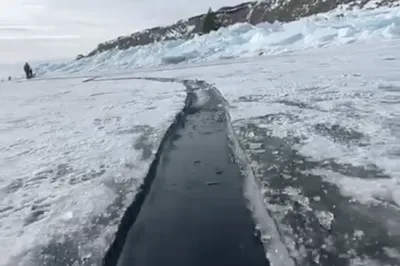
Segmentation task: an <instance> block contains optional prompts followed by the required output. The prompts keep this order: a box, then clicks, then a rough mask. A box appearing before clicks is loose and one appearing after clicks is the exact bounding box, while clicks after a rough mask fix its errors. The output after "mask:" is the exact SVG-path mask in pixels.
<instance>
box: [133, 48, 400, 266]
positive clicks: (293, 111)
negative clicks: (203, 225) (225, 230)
mask: <svg viewBox="0 0 400 266" xmlns="http://www.w3.org/2000/svg"><path fill="white" fill-rule="evenodd" d="M399 46H400V42H399V41H398V40H393V41H389V42H387V41H371V42H369V43H368V45H360V44H357V43H354V44H349V45H346V46H341V47H329V48H319V49H314V50H309V51H306V52H296V53H292V54H290V55H289V54H288V55H283V56H282V55H281V56H271V57H268V58H258V59H251V60H250V59H249V60H241V61H239V62H238V63H234V62H230V63H229V64H225V65H224V64H221V65H218V64H210V65H202V66H198V65H197V66H193V67H192V68H191V67H186V68H185V69H183V68H179V69H176V70H173V69H170V70H159V71H154V70H142V71H141V73H136V75H141V76H146V75H148V76H160V77H176V78H181V79H188V78H191V79H203V80H206V81H207V82H211V83H213V84H215V86H216V88H217V89H218V90H220V91H221V92H222V94H223V95H224V97H225V98H226V99H227V100H228V102H229V109H230V114H231V118H232V123H233V131H234V133H235V135H236V137H237V139H238V141H239V144H240V145H241V147H242V149H243V151H244V152H245V154H247V157H248V158H249V162H250V163H251V165H250V166H251V168H252V169H253V172H254V177H255V178H256V179H257V184H258V186H259V190H258V191H260V192H259V193H261V194H262V196H263V201H264V205H265V208H266V209H265V210H264V211H268V213H269V215H270V216H272V217H273V218H274V219H275V222H276V224H277V227H278V232H279V233H280V234H281V237H282V238H281V239H282V240H281V241H282V242H283V243H284V244H285V245H286V247H287V249H288V252H289V254H290V255H291V256H292V257H293V258H295V260H296V261H297V263H299V265H308V264H307V263H311V262H312V261H313V262H314V263H316V262H317V263H319V265H331V264H329V263H333V262H331V260H332V256H334V258H335V259H336V260H335V261H334V262H335V263H337V265H346V263H351V262H354V261H365V262H368V261H374V262H375V263H377V265H386V264H388V265H397V264H398V263H399V261H398V258H392V257H390V256H389V255H388V254H387V252H385V251H384V250H382V248H383V247H386V248H388V249H390V250H391V249H394V250H397V251H398V250H399V246H398V243H400V238H399V237H400V236H399V234H398V233H396V232H398V230H400V222H399V221H400V216H399V211H400V202H399V195H400V168H399V164H398V162H399V161H400V152H399V151H400V146H399V144H400V124H399V123H400V109H399V106H400V105H399V103H400V90H399V84H400V80H399V78H398V71H399V69H400V59H399V58H398V56H397V50H398V47H399ZM255 192H257V190H253V193H255ZM250 196H251V195H250ZM254 196H255V197H256V195H254ZM253 211H255V210H253ZM256 216H257V217H258V218H259V217H261V216H260V215H259V214H258V215H256ZM383 217H384V218H383ZM266 219H267V218H266ZM266 223H267V224H271V223H270V221H266ZM330 230H333V231H332V232H337V234H331V233H330V232H331V231H330ZM310 232H313V233H310ZM359 232H362V234H360V233H359ZM269 233H270V234H273V230H272V229H271V230H270V231H269ZM263 239H267V242H268V241H279V238H276V236H273V235H268V233H266V234H265V235H264V236H263ZM369 243H377V244H376V245H380V246H376V247H375V246H374V245H375V244H369ZM321 245H322V246H323V249H319V247H321ZM271 246H274V245H272V244H271ZM369 249H378V250H379V253H378V254H375V255H373V254H372V253H369V251H368V250H369ZM271 252H273V251H271ZM282 252H283V251H281V252H280V254H283V253H282ZM327 254H328V255H327ZM329 254H330V255H329ZM278 255H279V254H278ZM270 256H271V255H270ZM275 259H276V261H277V263H279V260H280V259H279V258H278V256H275ZM341 263H342V264H341ZM343 263H344V264H343ZM385 263H386V264H385ZM390 263H391V264H390ZM276 265H280V264H276ZM367 265H368V264H367Z"/></svg>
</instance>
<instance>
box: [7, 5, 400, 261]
mask: <svg viewBox="0 0 400 266" xmlns="http://www.w3.org/2000/svg"><path fill="white" fill-rule="evenodd" d="M345 14H346V16H345V17H344V18H340V17H336V16H335V15H334V13H332V14H323V15H317V16H314V17H312V18H307V19H302V20H300V21H296V22H292V23H288V24H273V25H270V24H261V25H258V26H250V25H248V24H238V25H235V26H232V27H230V28H228V29H221V30H219V31H218V32H215V33H212V34H210V35H207V36H201V37H197V38H195V39H192V40H189V41H182V40H181V41H173V42H163V43H158V44H153V45H148V46H144V47H140V48H132V49H130V50H126V51H112V52H107V53H103V54H101V55H98V56H96V57H94V58H89V59H84V60H80V61H76V62H72V63H71V62H70V63H64V64H51V65H50V64H47V65H41V66H40V67H39V68H38V71H39V72H41V73H48V74H50V73H51V74H52V75H55V74H58V75H65V74H67V73H79V75H81V73H86V74H87V72H93V71H96V72H100V73H101V72H103V75H104V76H107V75H108V76H113V77H116V73H118V72H120V73H118V75H119V77H130V76H149V77H155V76H158V77H169V78H170V77H175V78H180V79H201V80H205V81H207V82H209V83H213V84H214V85H215V87H216V88H217V89H218V90H219V91H220V92H221V93H222V94H223V96H224V97H225V98H226V100H227V101H228V103H229V112H230V119H231V121H232V124H231V125H230V126H231V128H230V130H231V131H232V132H231V133H232V134H233V135H235V136H233V140H234V141H236V142H237V143H236V144H237V146H236V147H235V151H236V153H237V155H238V156H239V157H241V159H242V161H243V162H245V161H247V162H249V163H250V164H249V165H247V166H246V168H245V169H244V172H245V173H246V175H247V179H246V182H245V191H244V193H245V196H246V197H247V198H249V200H250V201H251V204H252V205H251V208H252V210H253V216H254V218H255V220H256V222H257V227H258V228H259V229H260V231H261V233H262V240H263V243H264V244H265V245H266V246H267V247H268V248H266V251H267V256H268V258H269V259H270V260H271V261H272V262H273V265H292V264H293V262H292V261H291V259H290V258H289V255H288V254H290V255H291V256H292V257H293V256H298V257H301V258H303V257H305V255H307V252H308V251H310V250H306V247H305V246H304V245H300V246H299V248H298V250H295V249H296V246H295V245H294V242H296V241H305V240H303V239H301V237H300V238H299V236H297V235H294V233H293V234H292V235H289V233H290V230H289V229H288V228H283V226H282V225H279V224H278V225H277V222H276V220H274V219H276V217H275V216H274V217H273V218H274V219H271V215H269V213H268V212H266V211H265V209H267V210H268V211H269V212H276V213H278V212H280V211H281V212H286V213H287V212H290V211H293V210H292V209H288V208H287V206H273V205H272V204H270V203H269V202H268V198H267V197H266V196H265V195H266V194H268V192H269V190H271V188H270V187H269V185H270V184H268V176H265V175H263V172H262V171H261V170H262V169H263V167H266V164H268V163H269V162H265V161H263V160H259V161H250V160H249V156H247V155H249V154H250V153H251V154H256V153H262V152H265V149H264V148H263V147H262V145H261V144H260V143H261V142H255V141H254V140H257V138H260V136H259V135H257V134H256V132H250V131H248V132H244V133H243V132H242V131H241V127H242V126H244V125H249V124H255V125H256V126H257V127H258V128H259V129H264V130H266V131H268V132H269V134H270V136H272V137H275V138H276V139H279V140H283V141H293V140H296V141H294V142H295V144H294V145H291V146H290V147H291V149H293V150H294V151H295V152H296V154H298V155H299V156H302V157H304V158H306V160H307V161H308V162H314V163H315V164H316V165H317V166H315V167H314V168H313V169H311V171H310V170H309V169H308V171H303V172H301V174H304V175H306V174H310V175H317V176H318V177H320V179H321V184H327V185H328V184H329V185H331V184H333V185H334V186H335V187H336V188H337V190H338V191H339V192H340V193H341V194H342V195H341V196H342V198H340V199H346V200H347V203H348V204H350V203H352V202H356V203H357V205H354V206H356V207H354V206H353V205H351V208H350V207H349V208H347V209H346V210H345V211H343V213H344V215H343V216H345V217H347V216H351V217H356V216H357V217H360V216H361V217H365V220H366V221H372V222H376V221H377V220H379V221H378V222H377V224H379V226H383V227H384V228H385V230H387V232H388V235H389V236H394V237H396V236H398V232H399V228H400V222H399V219H398V218H399V215H398V210H399V209H400V164H399V161H400V78H399V74H398V73H399V71H400V57H399V55H398V50H399V47H400V39H399V38H398V37H399V33H400V28H399V25H400V15H399V14H400V9H398V8H393V9H378V10H374V11H363V12H361V11H351V12H350V11H348V12H346V13H345ZM325 18H326V19H325ZM310 48H315V49H310ZM304 49H306V51H304ZM259 52H264V53H265V54H269V56H265V57H250V56H252V55H258V53H259ZM232 57H245V58H240V59H235V60H231V59H229V60H228V59H227V60H220V61H213V62H211V61H212V60H214V59H221V58H224V59H226V58H232ZM166 58H167V59H168V60H165V59H166ZM163 62H164V63H165V62H169V63H171V62H175V63H177V62H192V63H193V62H196V64H181V65H173V66H172V65H170V66H168V68H166V67H157V66H160V65H162V64H163ZM138 66H152V67H154V66H156V67H154V68H147V69H146V68H143V69H135V70H134V71H132V70H130V69H131V68H133V67H138ZM121 70H124V71H125V73H122V71H121ZM113 72H114V73H113ZM132 72H133V74H132ZM77 75H78V74H77ZM96 75H97V74H96ZM4 84H7V85H6V87H4V86H2V87H1V88H0V89H1V91H2V98H1V99H0V101H2V102H4V104H1V105H0V108H2V109H1V110H2V113H1V121H0V122H1V123H0V125H2V126H4V128H2V129H1V131H0V140H1V149H2V153H1V156H3V157H0V158H1V159H2V161H4V160H5V159H7V160H9V161H8V162H7V163H3V164H2V165H0V167H1V169H2V172H1V175H0V177H1V178H0V180H1V181H0V182H2V183H1V186H2V189H1V190H0V191H1V193H3V194H4V195H6V201H4V202H5V203H4V204H3V203H2V204H3V205H4V207H2V209H0V217H1V218H0V219H1V220H0V221H1V222H2V223H1V226H2V227H1V231H0V233H1V235H0V237H2V238H4V239H5V240H4V241H3V240H1V243H3V242H4V243H7V244H6V245H4V247H6V248H7V250H4V251H3V250H1V252H0V253H1V254H3V253H6V254H10V255H9V256H12V255H17V254H19V253H20V252H22V251H24V250H29V248H30V247H32V245H34V243H37V241H38V239H39V238H40V241H42V242H41V243H47V242H48V241H49V239H51V237H50V236H51V235H52V234H55V232H56V230H61V229H62V230H64V231H61V232H63V233H62V234H66V235H68V234H71V232H72V231H73V230H78V228H82V227H83V226H85V223H87V217H92V216H91V215H92V214H93V215H96V214H99V213H104V208H105V207H106V206H107V204H110V202H112V201H113V198H115V197H116V195H118V193H115V191H113V190H112V189H110V185H105V186H104V185H103V184H110V181H109V180H114V179H115V178H116V180H126V178H130V177H129V176H126V175H125V174H126V172H124V171H123V170H121V168H122V169H124V168H123V167H124V165H125V164H126V163H125V162H127V161H128V162H129V161H135V160H137V158H138V157H137V156H138V154H137V152H136V151H134V150H132V149H131V145H129V144H131V143H133V142H134V141H135V138H137V137H139V136H138V135H135V134H133V136H131V135H128V136H129V137H126V135H122V136H120V135H118V134H115V132H116V131H118V130H119V128H117V126H118V125H119V126H121V127H122V130H125V129H130V127H132V125H143V124H147V125H150V126H151V127H152V128H156V129H157V130H156V132H158V134H157V136H158V137H157V138H154V140H153V141H151V143H152V144H153V145H152V147H157V145H158V143H159V137H160V136H161V135H162V132H164V131H165V129H166V127H167V126H168V125H169V123H170V122H171V119H172V117H173V115H174V114H175V113H176V111H177V110H179V109H180V108H181V107H182V105H183V101H182V99H183V97H184V94H183V88H181V87H179V88H177V87H176V85H166V84H162V85H156V84H153V83H149V82H145V81H110V82H108V83H103V82H102V83H95V82H93V83H80V82H78V81H77V80H69V81H65V80H60V81H52V82H50V81H37V83H30V84H34V85H33V86H34V87H32V88H31V87H29V88H28V87H26V86H25V84H26V83H4ZM49 84H52V85H51V87H50V85H49ZM71 86H72V87H71ZM111 87H112V88H113V91H115V90H116V91H118V94H115V93H114V94H110V95H99V96H92V97H90V96H89V95H90V94H92V93H95V92H94V91H96V92H110V90H111ZM67 90H70V91H71V92H69V93H65V94H63V92H64V91H67ZM149 90H152V91H153V90H155V92H156V93H155V94H150V93H149ZM3 91H4V92H3ZM132 91H134V92H135V91H137V93H138V94H137V95H132ZM161 92H164V93H166V95H161V96H160V97H157V96H156V95H159V93H161ZM128 95H129V96H130V97H133V98H132V99H133V100H134V101H135V102H134V103H133V102H132V103H131V105H129V102H128V101H129V100H128V99H127V98H128ZM114 96H115V98H114ZM149 97H153V98H151V100H148V99H150V98H149ZM124 100H127V102H124ZM121 101H122V102H121ZM152 103H153V104H154V106H158V107H159V108H156V109H151V108H150V111H149V110H147V109H146V105H149V104H152ZM22 105H23V106H24V108H19V106H22ZM170 105H172V106H170ZM91 108H92V109H91ZM137 108H138V109H137ZM3 110H4V111H3ZM99 112H100V113H99ZM148 112H152V113H153V115H152V117H150V116H149V113H148ZM122 114H123V115H122ZM150 114H151V113H150ZM162 115H165V117H163V116H162ZM266 115H268V116H270V117H271V118H274V119H270V120H268V122H265V121H264V122H260V121H262V120H257V119H258V118H259V117H262V116H266ZM116 117H120V118H116ZM97 118H99V119H98V120H96V119H97ZM153 118H157V119H156V120H155V122H154V121H153ZM10 121H11V122H10ZM3 122H7V123H3ZM149 123H150V124H149ZM18 127H22V128H18ZM102 127H104V128H102ZM144 131H146V129H144ZM105 132H108V133H109V134H106V133H105ZM110 132H111V133H110ZM139 135H140V134H139ZM123 136H125V137H126V138H125V137H123ZM235 138H236V140H235ZM49 143H50V144H49ZM240 146H241V147H240ZM49 147H50V148H49ZM68 151H70V153H68ZM78 151H79V152H78ZM107 151H109V152H107ZM243 152H245V153H243ZM64 153H66V154H64ZM239 153H241V154H240V155H239ZM271 156H275V157H276V158H279V154H277V153H273V154H272V155H271ZM275 157H274V158H275ZM121 158H122V160H121ZM124 158H125V159H124ZM261 158H263V157H261ZM13 160H18V161H15V162H14V164H13ZM332 162H333V163H335V164H336V165H338V167H339V168H340V169H339V170H342V172H339V171H338V169H333V168H332V169H326V168H323V167H322V166H324V164H327V165H328V164H329V163H332ZM148 163H149V160H146V162H145V164H143V167H141V166H142V164H140V165H139V168H138V165H137V164H134V166H133V169H134V171H135V173H136V172H137V173H140V174H138V175H137V176H135V177H133V178H134V179H135V180H136V179H139V181H140V179H141V178H143V176H144V173H145V170H146V169H147V167H148ZM294 163H296V162H294ZM64 164H67V166H66V165H64ZM100 164H105V165H110V170H109V171H108V170H107V172H106V173H105V174H104V175H102V176H100V177H96V178H93V179H91V180H88V181H82V182H81V183H79V185H78V186H76V185H71V184H69V183H68V182H69V180H70V179H71V178H72V177H71V176H70V175H74V176H77V175H79V176H82V175H83V174H86V175H88V174H87V173H86V172H87V171H90V170H92V169H93V171H94V173H96V172H98V171H100V170H101V168H100ZM58 165H61V166H60V167H59V169H58V168H57V167H58ZM21 166H22V167H21ZM267 166H268V167H269V168H271V169H273V168H276V167H278V166H277V165H267ZM142 168H143V169H142ZM352 168H354V169H357V170H351V169H352ZM70 169H72V170H70ZM48 170H53V172H49V171H48ZM57 171H61V172H64V173H65V172H67V173H66V174H65V176H64V177H61V178H58V179H57V178H54V175H55V173H56V172H57ZM70 171H73V172H70ZM346 171H347V172H346ZM128 172H129V173H130V172H132V170H131V169H130V170H128ZM107 173H109V174H111V175H112V176H108V174H107ZM35 174H36V175H35ZM299 174H300V172H299ZM49 176H50V177H49ZM89 176H90V174H89ZM18 178H19V179H18ZM282 178H283V179H290V178H293V179H295V178H296V177H295V176H294V177H293V176H290V175H282ZM52 179H55V180H56V181H54V182H53V183H52V182H51V180H52ZM81 179H82V178H81ZM10 182H13V183H12V185H11V186H10V185H9V184H10ZM112 182H117V184H118V181H112ZM112 182H111V184H113V183H112ZM21 184H22V188H23V189H21V188H19V187H20V186H21ZM135 184H136V185H135V186H134V188H136V187H137V183H135ZM111 187H113V186H112V185H111ZM13 188H14V190H15V192H14V193H13V194H10V193H8V194H6V192H5V191H6V189H8V190H10V189H11V190H13ZM26 189H28V191H29V193H27V192H26V191H25V190H26ZM85 192H86V193H87V194H85ZM277 192H279V193H280V194H284V195H285V196H287V197H288V198H289V199H290V200H291V201H292V202H293V201H294V202H296V203H298V204H299V205H301V207H302V208H303V209H302V211H304V212H307V214H310V215H314V216H315V217H316V218H317V221H318V223H319V224H320V225H321V226H322V227H324V228H325V229H326V230H329V229H330V228H331V226H332V227H333V224H335V223H336V222H340V218H342V219H344V218H343V217H340V216H337V215H335V214H334V213H332V212H328V211H327V210H321V209H313V208H312V207H313V206H322V205H323V204H324V195H325V194H327V193H329V192H328V191H327V189H326V188H324V187H322V185H321V187H320V191H319V193H320V194H319V195H318V196H315V195H314V196H313V197H309V198H308V197H307V196H306V195H305V194H304V193H303V191H302V188H301V187H300V186H299V187H295V186H285V187H284V188H282V190H281V191H277ZM340 193H339V195H340ZM71 195H72V196H73V198H71ZM132 196H133V195H131V196H130V198H131V197H132ZM42 199H43V201H44V202H43V203H42V202H41V200H42ZM35 201H36V202H35ZM37 201H39V202H37ZM75 202H76V203H75ZM127 202H129V200H127ZM349 202H350V203H349ZM49 204H50V205H49ZM73 204H85V208H77V207H74V205H73ZM3 205H2V206H3ZM33 205H35V207H34V210H33V211H35V210H37V209H38V210H44V213H43V214H41V213H40V212H39V214H38V215H39V221H37V222H34V223H32V224H28V225H25V226H24V225H23V223H24V221H26V220H29V219H34V216H35V215H37V213H36V214H35V212H34V214H32V211H31V210H30V209H32V206H33ZM36 205H38V207H36ZM86 205H87V206H86ZM53 206H54V207H53ZM331 207H332V209H333V210H335V211H338V210H337V208H336V207H337V206H336V205H335V204H334V205H333V206H331ZM339 207H340V206H339ZM371 208H374V209H371ZM379 208H380V209H379ZM377 209H378V210H379V211H377ZM89 210H90V211H89ZM349 213H350V214H349ZM354 213H355V214H354ZM376 213H378V214H379V215H382V216H384V218H383V217H382V218H381V217H377V215H376ZM353 214H354V215H353ZM41 215H42V216H43V217H42V216H41ZM336 219H339V221H336ZM3 220H4V221H5V222H4V223H3ZM49 221H50V223H49ZM69 221H73V224H75V225H76V226H75V227H74V226H71V227H65V226H62V227H60V228H59V227H58V224H60V223H61V225H63V222H64V223H69ZM3 224H4V226H3ZM47 224H50V225H51V226H53V227H50V228H52V229H51V230H50V231H49V232H50V233H49V234H50V236H49V237H47V234H46V233H44V230H45V226H46V230H47V229H48V225H47ZM349 226H351V225H349ZM26 228H29V231H28V229H26ZM32 228H33V229H32ZM54 228H56V229H54ZM283 229H285V230H287V231H285V233H287V235H285V239H283V237H282V238H281V237H280V234H281V232H282V231H283ZM65 230H72V231H71V232H70V231H65ZM106 231H107V232H106V233H108V234H109V235H112V234H113V232H114V231H115V229H114V228H112V227H109V230H106ZM46 232H47V231H46ZM73 232H75V231H73ZM17 235H18V236H19V239H20V240H21V241H18V242H15V241H13V239H14V238H15V237H16V236H17ZM353 235H354V239H357V237H359V238H362V236H363V235H365V237H370V235H369V234H368V232H367V231H365V228H363V231H360V228H354V230H352V231H351V232H350V234H349V238H353ZM355 236H357V237H355ZM98 239H107V238H106V237H105V236H99V238H98ZM46 241H47V242H46ZM324 241H325V243H326V244H324V245H325V248H332V249H333V248H334V245H335V239H334V237H333V236H330V237H327V238H326V239H325V240H324ZM290 242H292V244H291V243H290ZM100 243H101V242H100ZM302 243H303V242H302ZM98 246H99V247H100V249H101V250H104V249H105V248H106V246H107V245H106V244H104V243H102V244H98ZM392 248H393V247H388V250H389V251H390V252H388V253H390V256H391V257H396V256H394V254H396V253H395V252H393V250H392ZM310 252H315V250H311V251H310ZM346 252H348V253H344V254H338V256H344V257H346V256H347V257H348V256H350V255H351V254H350V253H351V252H355V251H354V250H347V251H346ZM293 254H298V255H293ZM313 254H314V253H313ZM353 255H354V254H353ZM313 257H314V259H315V260H316V261H320V260H321V259H323V258H321V257H320V256H319V253H318V252H317V253H315V254H314V255H313ZM295 259H298V258H295ZM349 260H350V261H351V262H352V263H353V265H380V264H379V263H380V262H379V261H376V260H374V259H371V258H368V257H364V256H359V257H358V256H357V254H355V255H354V256H353V257H351V258H349Z"/></svg>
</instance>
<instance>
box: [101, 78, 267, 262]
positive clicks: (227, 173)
mask: <svg viewBox="0 0 400 266" xmlns="http://www.w3.org/2000/svg"><path fill="white" fill-rule="evenodd" d="M186 85H187V86H190V84H186ZM209 96H210V97H209V101H208V103H207V104H206V105H204V106H201V107H196V108H190V107H189V108H185V110H184V111H185V112H186V114H185V116H184V117H182V121H180V123H179V128H177V129H176V131H175V132H172V133H171V136H170V138H171V141H170V142H169V143H167V144H166V145H165V147H164V148H163V151H162V154H161V157H160V160H159V163H158V165H157V166H156V172H155V173H154V175H155V176H154V181H153V183H152V185H151V188H150V189H149V192H148V194H147V196H146V199H145V200H144V202H143V204H142V206H141V209H140V212H138V215H137V217H136V219H135V221H134V223H133V225H132V226H131V228H130V229H129V232H121V230H120V232H119V233H118V235H119V236H122V235H123V234H125V236H126V239H125V245H124V246H123V249H122V252H121V254H120V256H116V255H115V254H114V255H113V254H112V253H113V252H115V253H118V251H116V249H115V250H114V251H113V250H110V251H109V253H108V256H106V258H105V260H104V265H119V266H124V265H140V266H142V265H143V266H152V265H157V266H158V265H174V266H179V265H182V266H188V265H190V266H197V265H199V266H200V265H202V266H203V265H210V266H212V265H218V266H219V265H230V266H239V265H240V266H242V265H243V266H245V265H246V266H247V265H255V266H256V265H269V263H268V261H267V260H266V258H265V253H264V250H263V247H262V244H261V242H260V240H259V238H258V237H257V236H256V235H255V234H254V224H253V221H252V220H251V214H250V212H249V211H248V210H247V209H246V208H245V202H244V198H243V192H242V177H241V175H240V170H239V168H238V166H237V165H236V164H235V163H234V162H232V159H231V151H230V149H229V147H228V137H227V130H226V121H225V113H224V112H225V110H224V109H223V108H221V107H219V106H218V104H219V103H220V101H219V100H217V99H216V98H215V97H216V96H215V95H211V94H210V95H209ZM125 229H126V228H125ZM118 235H117V238H118Z"/></svg>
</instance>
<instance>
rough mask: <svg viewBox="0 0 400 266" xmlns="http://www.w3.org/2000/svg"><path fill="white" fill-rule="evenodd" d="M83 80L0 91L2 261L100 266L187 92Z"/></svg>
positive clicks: (27, 84)
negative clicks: (48, 260)
mask: <svg viewBox="0 0 400 266" xmlns="http://www.w3.org/2000/svg"><path fill="white" fill-rule="evenodd" d="M82 81H83V79H65V80H43V81H34V82H21V83H14V82H6V83H3V84H2V85H1V87H0V94H1V97H0V151H1V152H0V169H1V171H0V199H1V201H0V242H1V247H0V254H1V257H2V259H1V260H0V265H29V266H30V265H45V264H46V256H47V257H51V256H58V258H57V259H56V260H55V261H57V262H58V263H59V265H83V261H85V262H86V263H89V262H90V263H95V265H98V264H99V262H100V260H101V259H102V256H103V255H104V253H105V251H106V250H107V249H108V246H109V245H110V243H111V241H112V240H113V237H114V233H115V231H116V229H117V225H118V223H119V221H120V218H121V216H122V214H123V212H124V211H125V209H126V207H127V206H128V205H129V204H131V202H132V200H133V197H134V195H135V193H136V190H137V188H138V186H139V185H140V184H141V183H142V180H143V178H144V177H145V175H146V173H147V170H148V168H149V165H150V163H151V161H152V160H153V157H154V154H155V151H156V150H157V148H158V146H159V144H160V141H161V138H162V137H163V135H164V133H165V132H166V129H167V128H168V127H169V125H170V124H171V122H172V121H173V119H174V117H175V115H176V113H177V112H178V111H180V110H181V108H182V107H183V105H184V99H185V97H186V93H185V89H184V87H183V86H182V85H180V84H172V83H169V84H162V83H156V82H150V81H143V80H134V81H132V80H129V81H103V82H101V83H100V82H98V83H82ZM78 259H79V260H78ZM75 260H76V262H75V263H77V264H73V263H74V261H75ZM46 265H47V264H46ZM85 265H86V264H85ZM90 265H91V264H90Z"/></svg>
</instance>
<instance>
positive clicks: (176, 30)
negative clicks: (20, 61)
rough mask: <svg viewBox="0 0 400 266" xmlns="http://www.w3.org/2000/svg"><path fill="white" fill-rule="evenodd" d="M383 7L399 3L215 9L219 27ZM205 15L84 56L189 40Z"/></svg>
mask: <svg viewBox="0 0 400 266" xmlns="http://www.w3.org/2000/svg"><path fill="white" fill-rule="evenodd" d="M382 6H388V7H392V6H400V0H264V1H257V2H246V3H242V4H240V5H237V6H232V7H222V8H220V9H219V10H217V11H215V14H216V17H217V19H218V21H219V24H220V26H222V27H226V26H229V25H232V24H235V23H240V22H248V23H251V24H253V25H255V24H258V23H261V22H273V21H281V22H289V21H293V20H297V19H299V18H302V17H307V16H310V15H313V14H317V13H323V12H328V11H331V10H333V9H336V8H338V7H342V8H343V9H354V8H361V9H374V8H377V7H382ZM205 16H206V14H201V15H198V16H195V17H191V18H189V19H186V20H180V21H178V22H176V23H175V24H172V25H169V26H165V27H155V28H151V29H147V30H143V31H139V32H136V33H133V34H131V35H129V36H121V37H118V38H117V39H114V40H110V41H107V42H104V43H101V44H99V45H98V46H97V48H96V49H94V50H93V51H91V52H90V53H89V54H88V55H87V56H93V55H96V54H98V53H101V52H104V51H107V50H111V49H128V48H130V47H133V46H139V45H146V44H150V43H154V42H160V41H165V40H176V39H190V38H192V37H194V36H195V35H196V34H202V33H203V20H204V18H205Z"/></svg>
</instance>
